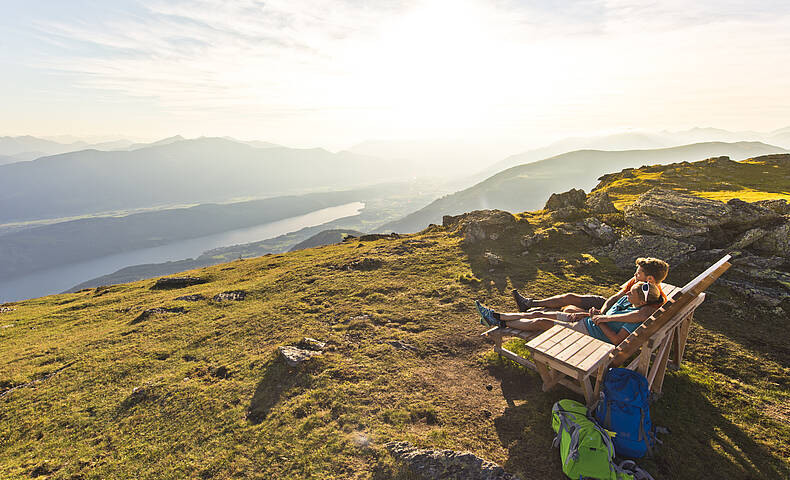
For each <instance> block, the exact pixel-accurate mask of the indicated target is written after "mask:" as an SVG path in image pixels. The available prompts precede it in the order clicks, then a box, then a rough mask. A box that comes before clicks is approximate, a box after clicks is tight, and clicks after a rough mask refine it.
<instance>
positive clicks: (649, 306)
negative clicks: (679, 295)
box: [475, 282, 664, 345]
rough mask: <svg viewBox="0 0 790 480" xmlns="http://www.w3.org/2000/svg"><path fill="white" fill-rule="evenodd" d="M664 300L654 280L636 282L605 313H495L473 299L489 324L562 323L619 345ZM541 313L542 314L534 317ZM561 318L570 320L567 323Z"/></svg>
mask: <svg viewBox="0 0 790 480" xmlns="http://www.w3.org/2000/svg"><path fill="white" fill-rule="evenodd" d="M663 303H664V301H663V299H662V296H661V292H660V289H659V287H658V285H656V284H655V283H649V282H636V283H634V284H633V285H632V286H631V288H630V289H629V290H628V292H627V293H626V294H625V296H623V297H622V298H620V299H619V300H617V301H616V302H615V303H614V305H612V306H611V307H609V308H608V309H607V310H606V314H604V315H600V314H592V315H589V316H587V314H585V313H579V312H576V313H570V314H567V313H564V312H536V313H521V312H519V313H498V312H495V311H494V310H492V309H490V308H488V307H486V306H485V305H483V304H481V303H480V302H478V301H476V300H475V306H476V307H477V311H478V313H479V314H480V317H481V320H480V323H482V324H484V325H488V326H491V327H494V326H496V327H508V328H515V329H518V330H526V331H545V330H548V329H550V328H551V327H553V326H554V325H565V326H567V327H569V328H572V329H574V330H577V331H579V332H581V333H583V334H585V335H590V336H592V337H595V338H597V339H599V340H603V341H605V342H609V343H612V344H614V345H617V344H619V343H620V342H622V341H623V340H625V338H626V337H628V335H630V334H631V332H633V331H634V330H636V328H637V327H638V326H639V325H640V324H641V323H642V322H643V321H644V320H645V319H646V318H647V317H646V316H645V315H644V314H645V313H646V311H650V313H649V314H648V315H647V316H648V317H649V316H650V315H651V314H652V313H653V312H654V311H655V310H656V309H658V307H660V306H661V305H662V304H663ZM538 314H541V315H543V316H541V317H536V315H538ZM562 319H568V320H571V321H570V322H567V321H563V320H562Z"/></svg>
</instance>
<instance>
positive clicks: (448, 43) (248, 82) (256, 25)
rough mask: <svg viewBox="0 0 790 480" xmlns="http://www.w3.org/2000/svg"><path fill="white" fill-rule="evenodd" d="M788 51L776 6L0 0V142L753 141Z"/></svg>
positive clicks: (784, 71) (617, 1)
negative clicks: (651, 135) (29, 138)
mask: <svg viewBox="0 0 790 480" xmlns="http://www.w3.org/2000/svg"><path fill="white" fill-rule="evenodd" d="M788 45H790V2H787V1H785V0H776V1H774V0H751V1H735V0H698V1H695V2H688V1H685V0H664V1H662V0H657V1H646V0H645V1H636V0H591V1H587V0H569V1H550V0H537V1H523V0H488V1H485V0H468V1H467V0H381V1H364V0H267V1H258V0H101V1H100V0H69V1H62V0H2V1H0V72H2V75H0V105H1V108H0V135H24V134H31V135H38V136H47V135H49V136H51V135H76V136H95V135H105V136H125V137H134V138H148V139H157V138H163V137H167V136H170V135H176V134H181V135H185V136H201V135H205V136H222V135H229V136H233V137H236V138H242V139H257V140H264V141H270V142H275V143H279V144H283V145H288V146H298V147H314V146H322V147H326V148H330V149H342V148H347V147H349V146H351V145H353V144H355V143H357V142H361V141H363V140H368V139H407V138H408V139H430V138H441V139H466V140H469V139H472V140H474V141H479V142H492V143H497V144H500V145H502V144H513V145H514V148H516V147H515V146H516V145H527V144H535V145H539V144H545V143H548V142H549V141H552V140H555V139H557V138H560V137H563V136H570V135H585V134H594V133H600V132H607V131H621V130H628V129H642V130H661V129H684V128H691V127H695V126H701V127H708V126H712V127H718V128H726V129H730V130H760V131H770V130H773V129H778V128H782V127H787V126H788V125H790V48H787V46H788Z"/></svg>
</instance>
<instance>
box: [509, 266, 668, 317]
mask: <svg viewBox="0 0 790 480" xmlns="http://www.w3.org/2000/svg"><path fill="white" fill-rule="evenodd" d="M635 264H636V272H634V276H633V277H632V278H631V279H630V280H629V281H627V282H625V283H624V284H623V285H622V286H621V287H620V290H619V291H618V292H617V293H615V294H614V295H612V296H611V297H609V298H604V297H601V296H599V295H579V294H576V293H565V294H562V295H556V296H554V297H549V298H544V299H542V300H538V299H532V298H526V297H524V296H522V295H521V294H519V293H518V290H513V298H515V300H516V305H518V310H519V311H520V312H526V311H527V310H529V309H530V308H535V307H538V308H541V309H544V308H548V309H553V310H555V311H556V310H563V311H564V312H566V313H575V312H583V313H585V315H586V314H590V315H596V314H599V313H601V312H605V311H607V310H608V309H609V308H611V306H612V305H614V304H615V303H616V302H617V301H618V300H620V299H621V298H623V297H625V295H626V294H627V293H628V290H630V289H631V287H632V286H633V285H634V284H635V283H636V282H649V283H652V284H654V285H657V286H658V291H659V293H660V294H661V298H662V299H663V301H664V302H666V301H667V296H666V295H664V292H663V291H662V290H661V282H663V281H664V279H666V278H667V273H668V272H669V264H667V262H665V261H663V260H659V259H657V258H637V259H636V262H635ZM652 313H653V311H650V313H647V314H646V315H645V316H644V318H643V319H642V320H643V321H644V320H645V319H647V317H649V316H650V315H651V314H652Z"/></svg>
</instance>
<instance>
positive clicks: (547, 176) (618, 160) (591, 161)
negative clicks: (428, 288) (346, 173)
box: [377, 142, 787, 233]
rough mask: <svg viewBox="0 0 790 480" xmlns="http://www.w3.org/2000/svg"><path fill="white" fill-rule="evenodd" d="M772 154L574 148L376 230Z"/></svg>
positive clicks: (758, 150)
mask: <svg viewBox="0 0 790 480" xmlns="http://www.w3.org/2000/svg"><path fill="white" fill-rule="evenodd" d="M771 153H787V150H785V149H784V148H780V147H777V146H773V145H767V144H764V143H760V142H737V143H724V142H708V143H696V144H692V145H684V146H680V147H672V148H661V149H652V150H626V151H602V150H578V151H575V152H569V153H564V154H562V155H557V156H554V157H551V158H547V159H544V160H541V161H532V162H531V163H526V164H524V165H518V166H515V167H511V168H508V169H507V170H504V171H502V172H499V173H497V174H496V175H493V176H491V177H489V178H488V179H486V180H484V181H482V182H480V183H478V184H476V185H474V186H472V187H470V188H467V189H465V190H462V191H459V192H456V193H453V194H451V195H447V196H444V197H442V198H439V199H437V200H435V201H434V202H432V203H431V204H430V205H428V206H426V207H425V208H422V209H420V210H418V211H416V212H414V213H411V214H409V215H407V216H406V217H404V218H402V219H400V220H396V221H394V222H391V223H388V224H385V225H383V226H382V227H380V228H379V229H377V231H381V232H390V231H395V232H401V233H407V232H415V231H418V230H421V229H423V228H425V227H426V226H428V225H429V224H431V223H441V221H442V216H443V215H457V214H460V213H463V212H470V211H472V210H480V209H501V210H507V211H511V212H522V211H525V210H536V209H540V208H541V207H542V206H543V202H545V201H546V198H548V196H549V195H550V194H552V193H555V192H564V191H566V190H569V189H571V188H582V189H585V190H588V191H589V189H590V188H592V187H594V186H595V185H596V184H597V179H598V177H600V176H601V175H603V174H605V173H607V172H616V171H619V170H622V169H624V168H629V167H640V166H643V165H654V164H667V163H674V162H682V161H696V160H702V159H705V158H708V157H715V156H724V155H726V156H729V157H731V158H732V159H733V160H742V159H746V158H750V157H755V156H759V155H767V154H771ZM522 158H528V157H522Z"/></svg>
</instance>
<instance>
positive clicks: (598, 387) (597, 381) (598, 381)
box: [593, 363, 608, 399]
mask: <svg viewBox="0 0 790 480" xmlns="http://www.w3.org/2000/svg"><path fill="white" fill-rule="evenodd" d="M607 367H608V365H607V364H605V363H604V364H602V365H601V366H600V367H598V374H597V375H596V376H595V390H593V397H594V398H596V399H597V398H598V396H599V395H600V393H601V385H602V384H603V376H604V375H605V374H606V368H607Z"/></svg>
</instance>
